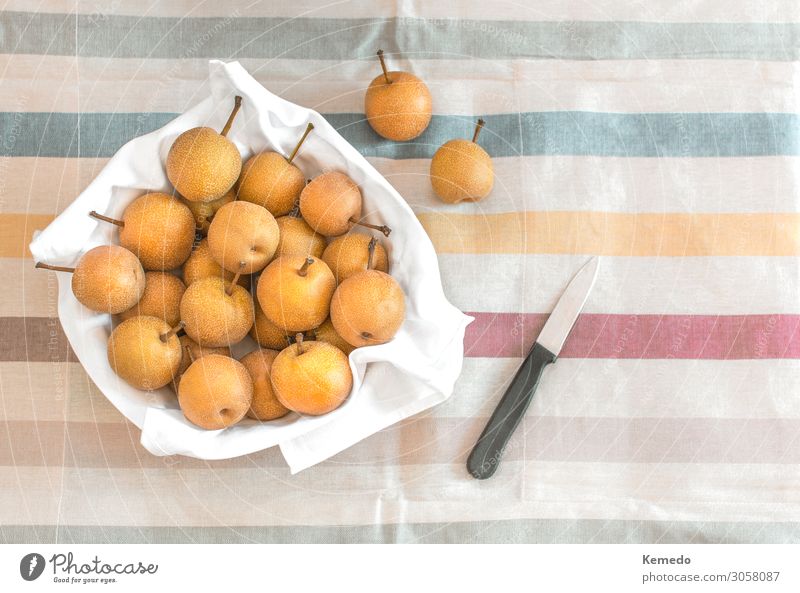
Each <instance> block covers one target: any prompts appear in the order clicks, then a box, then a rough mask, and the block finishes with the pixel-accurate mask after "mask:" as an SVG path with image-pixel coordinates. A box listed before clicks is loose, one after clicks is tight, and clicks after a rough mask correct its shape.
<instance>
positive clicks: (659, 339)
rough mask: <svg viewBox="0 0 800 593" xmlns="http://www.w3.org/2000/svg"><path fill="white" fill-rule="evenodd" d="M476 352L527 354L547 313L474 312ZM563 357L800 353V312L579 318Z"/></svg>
mask: <svg viewBox="0 0 800 593" xmlns="http://www.w3.org/2000/svg"><path fill="white" fill-rule="evenodd" d="M470 315H472V316H473V317H475V322H474V323H473V324H471V325H470V326H469V327H467V333H466V337H465V339H464V343H465V350H466V355H467V356H470V357H476V358H477V357H488V358H494V357H514V356H516V357H519V356H524V355H525V354H526V353H527V352H528V350H529V349H530V347H531V344H532V343H533V342H534V340H535V339H536V336H538V335H539V332H540V331H541V329H542V326H543V325H544V323H545V321H547V315H545V314H541V313H532V314H522V313H470ZM560 356H561V357H562V358H685V359H709V360H736V359H758V358H800V315H603V314H584V315H581V316H580V317H579V318H578V321H577V323H576V324H575V327H574V328H573V329H572V333H571V334H570V336H569V338H568V339H567V342H566V343H565V344H564V349H563V350H562V351H561V354H560Z"/></svg>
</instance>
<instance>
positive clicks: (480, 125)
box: [472, 119, 486, 142]
mask: <svg viewBox="0 0 800 593" xmlns="http://www.w3.org/2000/svg"><path fill="white" fill-rule="evenodd" d="M485 123H486V122H485V121H483V120H482V119H479V120H478V125H476V126H475V133H474V134H473V135H472V141H473V142H477V141H478V134H480V133H481V129H483V125H484V124H485Z"/></svg>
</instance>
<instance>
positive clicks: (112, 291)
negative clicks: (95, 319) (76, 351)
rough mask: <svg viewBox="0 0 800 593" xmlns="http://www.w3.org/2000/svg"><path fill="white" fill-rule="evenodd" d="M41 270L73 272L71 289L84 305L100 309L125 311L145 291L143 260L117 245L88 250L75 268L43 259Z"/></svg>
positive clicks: (114, 311)
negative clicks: (50, 263) (54, 264)
mask: <svg viewBox="0 0 800 593" xmlns="http://www.w3.org/2000/svg"><path fill="white" fill-rule="evenodd" d="M36 267H37V268H39V269H42V270H55V271H57V272H70V273H72V293H73V294H74V295H75V298H76V299H78V302H79V303H81V304H82V305H83V306H84V307H87V308H89V309H91V310H93V311H99V312H100V313H112V314H116V313H122V312H123V311H126V310H127V309H130V308H131V307H132V306H134V305H135V304H136V303H137V302H139V299H140V298H141V297H142V294H144V289H145V275H144V270H143V269H142V264H140V263H139V260H138V259H137V258H136V256H135V255H133V254H132V253H131V252H130V251H128V250H127V249H125V248H123V247H119V246H118V245H100V246H99V247H94V248H93V249H90V250H89V251H87V252H86V253H85V254H83V256H82V257H81V258H80V259H79V260H78V263H77V265H76V266H75V267H74V268H71V267H66V266H51V265H49V264H44V263H41V262H37V263H36Z"/></svg>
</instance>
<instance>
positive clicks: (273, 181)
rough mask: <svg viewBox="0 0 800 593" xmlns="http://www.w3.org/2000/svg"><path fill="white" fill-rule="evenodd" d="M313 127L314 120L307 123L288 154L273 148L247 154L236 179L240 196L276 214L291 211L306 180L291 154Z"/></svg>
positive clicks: (296, 149)
mask: <svg viewBox="0 0 800 593" xmlns="http://www.w3.org/2000/svg"><path fill="white" fill-rule="evenodd" d="M313 129H314V124H308V126H306V131H305V133H304V134H303V136H302V137H301V138H300V141H299V142H298V143H297V145H296V146H295V147H294V150H293V151H292V154H291V155H289V157H285V156H283V155H282V154H280V153H278V152H274V151H266V152H262V153H259V154H256V155H254V156H252V157H250V158H249V159H248V160H247V162H246V163H245V164H244V166H243V167H242V175H241V177H239V181H238V183H237V195H238V197H239V199H240V200H245V201H246V202H252V203H253V204H258V205H259V206H263V207H264V208H266V209H267V210H269V211H270V212H271V213H272V215H273V216H276V217H277V216H283V215H284V214H288V213H289V212H291V210H292V208H294V205H295V202H297V199H298V198H299V197H300V192H301V191H302V189H303V186H305V184H306V180H305V176H304V175H303V173H302V171H300V169H298V168H297V166H296V165H294V164H293V161H294V157H295V156H296V155H297V151H298V150H300V146H301V145H302V144H303V142H304V141H305V139H306V138H307V137H308V134H309V133H310V132H311V130H313Z"/></svg>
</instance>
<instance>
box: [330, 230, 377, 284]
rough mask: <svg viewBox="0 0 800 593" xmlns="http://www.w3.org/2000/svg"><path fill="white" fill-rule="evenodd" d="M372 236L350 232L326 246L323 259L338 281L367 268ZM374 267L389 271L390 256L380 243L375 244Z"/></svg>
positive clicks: (374, 268)
mask: <svg viewBox="0 0 800 593" xmlns="http://www.w3.org/2000/svg"><path fill="white" fill-rule="evenodd" d="M371 240H372V237H370V236H369V235H362V234H361V233H348V234H347V235H342V236H341V237H336V238H335V239H334V240H333V241H331V242H330V244H329V245H328V246H327V247H326V248H325V253H323V254H322V259H323V260H324V261H325V263H326V264H328V267H329V268H330V269H331V272H333V275H334V276H335V277H336V281H337V282H342V280H344V279H345V278H349V277H350V276H352V275H353V274H358V273H359V272H363V271H364V270H366V269H367V262H368V261H369V242H370V241H371ZM372 269H373V270H380V271H381V272H388V271H389V257H388V256H387V255H386V250H385V249H384V248H383V245H381V244H380V243H376V244H375V253H374V255H373V257H372Z"/></svg>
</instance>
